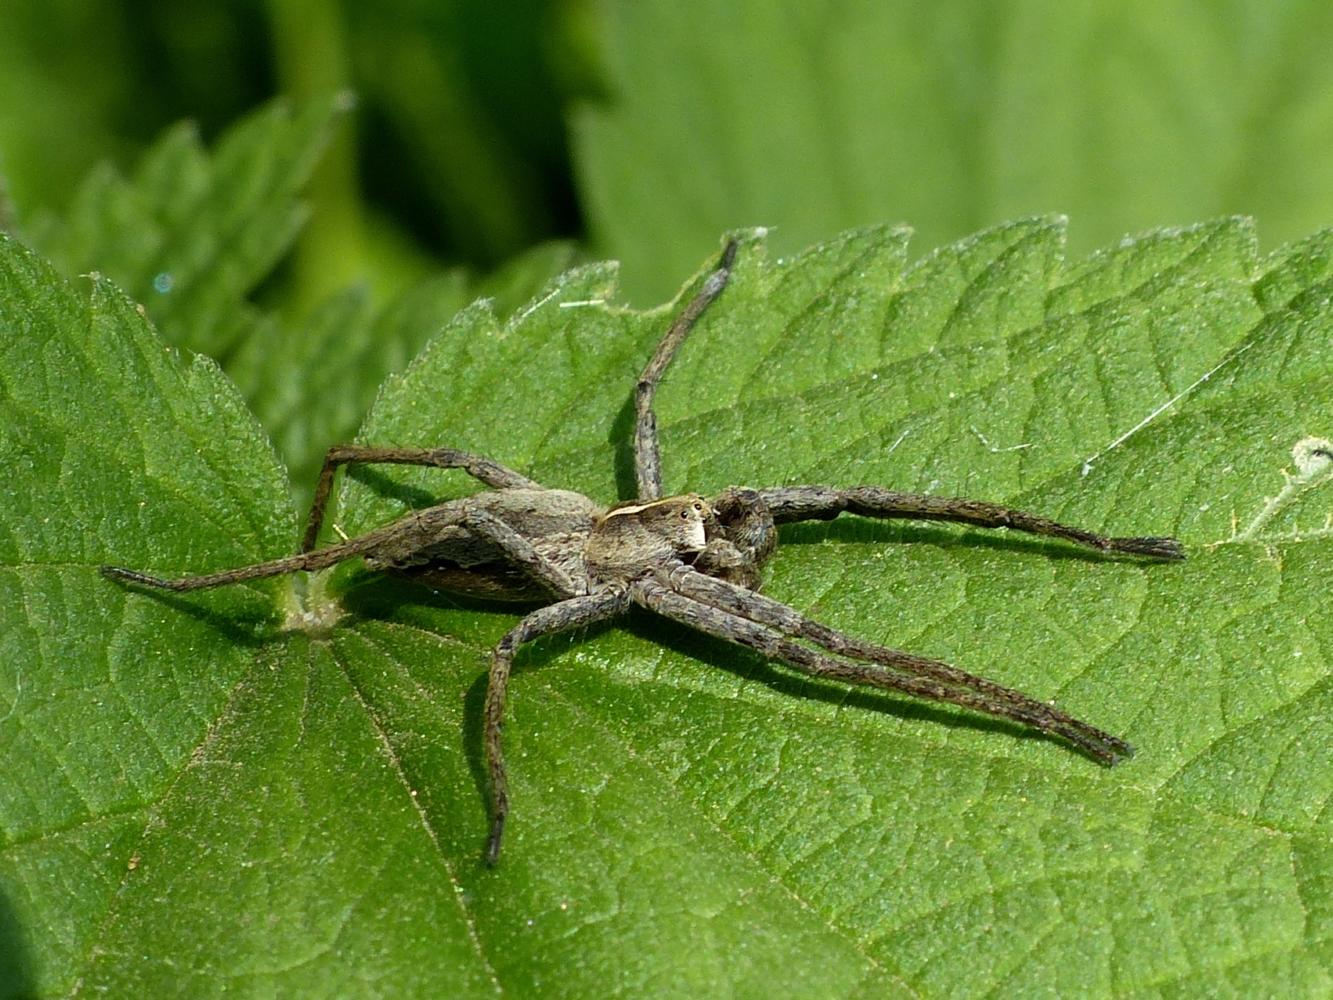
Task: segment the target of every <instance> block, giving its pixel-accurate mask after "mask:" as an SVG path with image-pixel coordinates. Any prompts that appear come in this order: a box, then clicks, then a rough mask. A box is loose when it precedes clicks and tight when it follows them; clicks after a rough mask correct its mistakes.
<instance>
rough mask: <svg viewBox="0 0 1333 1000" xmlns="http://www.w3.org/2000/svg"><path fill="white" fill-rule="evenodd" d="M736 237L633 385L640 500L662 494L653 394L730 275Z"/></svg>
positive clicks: (636, 472)
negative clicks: (673, 359) (691, 331)
mask: <svg viewBox="0 0 1333 1000" xmlns="http://www.w3.org/2000/svg"><path fill="white" fill-rule="evenodd" d="M737 246H738V244H737V241H736V240H734V239H733V240H729V241H728V242H727V245H726V247H725V248H724V249H723V251H722V258H721V260H720V261H719V262H718V265H717V269H716V270H715V271H713V273H712V274H710V275H709V276H708V278H707V279H706V280H705V281H704V284H703V287H702V288H700V289H699V292H698V294H697V295H695V296H694V298H692V299H691V300H690V301H689V303H688V304H687V305H686V306H685V308H684V309H682V310H681V313H680V315H679V316H677V317H676V319H675V321H674V322H673V323H672V324H671V327H670V328H669V329H668V330H667V332H666V334H665V335H664V336H663V337H662V339H661V340H660V341H659V342H658V344H657V350H656V351H654V352H653V357H652V360H651V361H649V362H648V365H647V367H645V368H644V370H643V372H642V374H640V375H639V381H638V382H637V383H636V384H635V387H634V415H635V423H634V474H635V478H636V479H637V480H638V485H639V499H640V500H657V499H660V498H661V496H662V462H661V456H660V454H659V452H658V448H657V416H656V414H654V413H653V398H654V397H655V396H656V395H657V384H658V383H659V382H661V381H662V375H663V374H664V373H665V372H666V370H667V366H668V365H670V364H671V359H672V358H674V357H675V356H676V351H677V350H678V349H679V348H680V345H681V344H682V343H683V342H684V341H685V338H686V337H687V336H688V335H689V332H690V330H691V328H693V326H694V324H695V323H696V322H698V320H699V317H700V316H702V315H703V312H704V310H705V309H707V308H708V307H709V305H711V304H712V302H713V300H714V299H716V298H717V297H718V296H719V295H721V294H722V289H724V288H726V287H727V282H728V280H730V278H731V266H732V264H733V263H734V262H735V260H736V247H737Z"/></svg>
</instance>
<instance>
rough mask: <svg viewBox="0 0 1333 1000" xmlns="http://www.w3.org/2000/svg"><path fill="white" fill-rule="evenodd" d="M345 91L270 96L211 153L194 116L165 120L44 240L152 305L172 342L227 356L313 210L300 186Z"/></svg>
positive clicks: (50, 225) (51, 226) (71, 262)
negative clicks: (142, 149)
mask: <svg viewBox="0 0 1333 1000" xmlns="http://www.w3.org/2000/svg"><path fill="white" fill-rule="evenodd" d="M348 106H349V105H348V102H347V99H346V97H344V96H340V97H336V98H332V99H329V100H325V101H320V102H312V103H311V104H309V105H308V106H307V107H305V108H303V109H302V110H301V111H299V112H296V113H293V112H292V111H291V110H290V109H289V108H288V107H287V105H286V104H285V103H284V102H282V101H277V102H274V103H272V104H270V105H268V106H267V107H265V108H263V109H261V110H259V111H257V112H255V113H254V114H252V115H250V116H249V117H248V118H246V119H244V120H242V121H241V122H240V123H239V124H237V125H235V126H233V127H232V128H231V129H230V130H229V131H228V132H227V134H226V135H225V136H223V138H222V139H221V140H220V141H219V142H218V144H217V148H216V150H215V151H214V152H213V153H212V154H211V155H210V154H209V153H207V152H205V150H204V149H203V147H202V145H201V144H200V140H199V135H198V133H197V132H196V130H195V128H194V126H192V125H191V124H189V123H188V122H187V123H182V124H181V125H178V126H176V127H175V128H173V129H171V130H169V131H168V132H167V133H166V134H165V135H164V136H163V137H162V138H161V139H159V140H158V141H157V143H156V144H155V145H154V146H153V147H152V148H151V149H150V150H149V151H148V153H147V154H146V155H145V156H144V158H143V160H142V162H141V163H140V165H139V168H138V170H137V171H136V173H135V176H134V178H133V179H131V180H127V179H125V178H123V177H121V176H119V175H118V174H117V173H116V172H115V170H114V169H113V168H112V167H111V166H110V165H109V164H108V165H104V166H102V167H101V168H99V169H97V170H95V171H94V172H93V173H92V174H91V175H90V176H89V177H88V179H87V180H86V181H84V183H83V185H82V186H81V187H80V189H79V191H78V192H77V194H76V195H75V198H74V204H73V207H72V208H71V210H70V213H69V218H68V219H66V220H64V221H63V222H60V223H56V222H54V221H51V220H47V221H46V222H45V223H44V224H43V225H41V226H40V227H38V228H39V232H38V242H39V244H40V245H41V246H42V247H43V248H44V249H45V250H46V252H47V253H48V254H49V255H50V256H51V257H52V258H53V259H55V260H56V261H57V262H58V263H59V264H60V265H61V266H62V268H63V269H64V270H65V272H66V273H67V274H79V273H85V272H88V271H94V270H96V271H100V272H102V273H105V274H107V275H108V276H109V277H111V279H112V280H114V281H116V282H117V283H118V284H119V285H120V286H121V287H122V288H124V289H125V290H126V292H128V293H129V294H130V295H131V296H132V297H133V298H134V299H136V300H137V301H139V302H142V303H144V304H145V306H146V308H147V309H148V312H149V314H150V315H151V316H152V317H153V320H154V322H155V323H156V324H157V325H158V327H159V328H160V329H161V330H162V332H163V335H164V336H165V337H166V338H167V340H168V341H170V342H171V343H173V344H176V345H178V346H181V347H187V348H189V349H191V350H194V351H200V352H203V353H206V354H210V355H213V356H221V355H222V354H224V353H225V352H226V351H227V350H228V349H230V348H231V347H233V346H234V345H235V344H236V342H237V341H238V340H239V339H240V338H241V337H242V336H243V335H244V334H246V333H248V332H249V330H250V328H251V326H252V325H253V324H254V323H255V322H256V317H255V315H254V311H253V309H252V307H250V306H249V305H248V304H247V303H246V296H247V295H249V293H250V292H251V291H253V290H254V288H255V287H256V286H257V285H258V284H259V283H260V282H261V281H262V280H263V279H264V278H265V277H267V276H268V274H269V272H270V271H271V270H272V268H273V266H274V265H275V264H276V263H277V262H278V260H279V259H281V257H282V256H283V255H284V254H285V253H286V252H287V250H288V249H289V248H290V246H291V244H292V241H293V239H295V236H296V233H297V231H298V229H299V228H300V226H301V223H302V222H303V221H304V218H305V210H304V208H303V207H302V205H301V204H300V202H299V201H298V200H297V194H298V192H299V191H300V189H301V188H302V186H303V185H304V184H305V181H306V179H307V178H308V177H309V175H310V172H311V170H312V169H313V168H314V165H315V163H316V161H317V160H318V158H319V154H320V153H321V152H322V151H323V149H324V146H325V144H326V142H327V140H328V134H329V131H330V128H331V125H332V123H333V121H334V119H335V117H336V116H337V115H339V114H341V113H344V112H345V111H346V110H347V108H348Z"/></svg>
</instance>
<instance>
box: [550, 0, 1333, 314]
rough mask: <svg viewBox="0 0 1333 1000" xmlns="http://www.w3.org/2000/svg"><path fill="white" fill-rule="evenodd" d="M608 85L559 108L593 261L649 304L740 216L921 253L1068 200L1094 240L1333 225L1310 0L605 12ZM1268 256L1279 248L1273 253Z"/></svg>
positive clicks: (809, 236)
mask: <svg viewBox="0 0 1333 1000" xmlns="http://www.w3.org/2000/svg"><path fill="white" fill-rule="evenodd" d="M588 23H589V24H590V26H592V29H593V30H595V31H596V32H597V34H598V41H599V42H600V49H601V55H602V59H603V62H604V67H605V68H604V72H603V76H604V78H605V83H604V88H603V89H604V94H603V96H602V97H601V98H600V99H599V100H598V101H596V102H590V103H588V104H586V105H584V106H583V107H581V108H580V109H578V111H577V113H576V114H575V117H574V120H573V126H574V150H575V155H576V158H577V163H578V167H579V170H578V174H579V180H580V187H581V191H582V193H583V197H584V201H585V203H586V204H587V206H588V209H589V213H590V216H591V226H590V228H591V231H592V233H593V234H594V235H595V237H596V238H597V240H598V249H599V251H600V252H602V253H605V254H607V255H609V256H612V257H615V258H617V259H620V260H623V261H624V265H625V284H626V289H627V292H628V293H629V294H630V295H631V297H632V298H633V299H634V300H635V301H647V302H651V301H656V300H657V297H660V296H662V295H665V294H667V293H668V292H669V290H670V289H671V288H672V287H673V285H674V283H675V280H676V276H677V275H678V274H680V273H682V272H683V271H684V270H685V269H687V268H689V267H691V266H693V265H694V263H695V261H697V260H698V259H699V257H700V256H702V255H703V254H704V253H706V252H707V250H708V248H709V247H711V246H712V244H713V241H714V238H715V234H716V233H717V232H718V231H719V230H720V229H722V228H724V227H726V226H734V225H736V224H737V222H738V221H743V222H746V223H748V224H762V225H768V226H773V227H775V239H776V241H777V244H776V245H777V246H779V247H780V248H781V249H782V250H783V251H784V252H791V251H795V250H797V249H798V248H800V247H803V246H805V245H807V244H809V243H812V242H814V241H815V240H819V239H823V238H825V237H826V235H827V234H828V233H830V232H834V231H836V230H838V229H841V228H845V227H849V226H859V225H865V224H867V223H872V222H877V221H879V220H882V219H905V220H910V221H912V222H913V223H914V224H916V225H918V226H920V233H921V240H922V243H923V244H924V245H926V246H934V245H936V244H937V243H942V242H944V241H946V240H952V239H957V238H958V237H960V236H962V235H963V234H965V233H968V232H972V231H974V230H976V229H979V228H981V227H983V226H990V225H994V224H996V223H998V222H1000V221H1001V220H1004V219H1010V218H1014V217H1015V216H1020V215H1026V214H1030V213H1035V212H1049V211H1053V210H1059V211H1063V212H1068V213H1069V215H1070V217H1071V218H1073V219H1074V220H1075V226H1074V227H1073V229H1072V238H1073V240H1074V241H1075V246H1076V247H1077V248H1078V249H1079V250H1086V249H1090V248H1092V247H1096V246H1098V245H1100V244H1103V243H1109V242H1111V241H1113V240H1115V239H1118V238H1119V237H1120V235H1121V234H1122V233H1125V232H1134V231H1137V230H1141V229H1145V228H1147V227H1149V226H1155V225H1161V224H1162V223H1163V222H1167V221H1170V222H1180V221H1185V220H1189V219H1199V218H1208V217H1211V216H1216V215H1222V214H1225V213H1232V212H1244V213H1247V214H1252V215H1254V216H1255V217H1257V218H1258V219H1260V220H1261V223H1262V229H1261V231H1262V233H1263V235H1264V237H1265V238H1266V239H1268V240H1272V241H1281V240H1288V239H1294V238H1296V237H1298V236H1300V235H1302V234H1304V233H1305V232H1307V231H1308V230H1309V227H1310V224H1311V223H1310V220H1312V219H1313V220H1324V221H1326V220H1329V219H1330V218H1333V187H1331V186H1330V185H1329V183H1328V178H1327V171H1326V168H1325V166H1324V165H1325V164H1326V163H1327V162H1328V161H1329V159H1330V158H1333V96H1331V95H1333V61H1330V60H1329V59H1328V58H1327V50H1328V39H1329V37H1330V31H1331V30H1333V7H1330V6H1329V5H1328V4H1326V3H1322V2H1321V0H1292V2H1288V3H1282V4H1272V3H1267V2H1264V0H1227V2H1224V3H1222V4H1220V5H1219V4H1198V3H1173V2H1166V3H1124V4H1089V3H1075V4H1050V3H1035V4H1034V3H1018V2H1001V3H987V4H921V3H913V2H910V0H893V2H883V3H869V4H865V3H862V4H854V3H819V4H810V3H800V2H790V0H789V2H780V3H753V2H749V3H739V4H734V3H733V4H695V5H691V6H690V8H689V15H688V16H681V5H680V4H679V3H676V2H672V0H642V2H639V3H630V4H607V5H599V6H598V7H596V14H595V16H594V17H590V18H589V19H588ZM1273 245H1276V242H1275V243H1274V244H1273Z"/></svg>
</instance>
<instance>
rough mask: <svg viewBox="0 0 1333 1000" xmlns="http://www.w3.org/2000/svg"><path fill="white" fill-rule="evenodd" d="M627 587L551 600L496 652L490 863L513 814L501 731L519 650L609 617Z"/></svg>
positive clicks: (623, 605)
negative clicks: (509, 816) (539, 639)
mask: <svg viewBox="0 0 1333 1000" xmlns="http://www.w3.org/2000/svg"><path fill="white" fill-rule="evenodd" d="M629 603H630V602H629V597H628V595H627V594H626V593H625V592H624V591H623V590H605V591H602V592H600V593H597V594H590V595H587V596H585V597H571V598H570V599H569V600H567V601H561V602H559V603H558V604H548V605H547V606H546V607H544V608H539V609H538V610H536V611H534V612H532V613H531V614H530V615H528V616H527V617H526V618H524V619H523V620H522V621H521V622H519V623H518V624H517V625H515V626H514V627H513V628H512V629H510V630H509V631H508V632H507V633H505V637H504V638H503V639H501V640H500V642H499V643H498V644H497V645H496V647H495V650H494V651H493V652H492V653H491V672H490V677H489V679H488V682H487V686H486V729H485V741H486V763H487V768H488V770H489V772H490V781H491V787H490V793H491V795H490V798H491V834H490V838H489V839H488V840H487V842H486V863H487V864H491V865H493V864H495V862H496V861H497V860H498V859H499V857H500V838H501V837H503V836H504V826H505V817H506V816H508V815H509V777H508V774H507V772H506V771H505V762H504V748H503V747H502V745H501V739H500V737H501V731H502V729H503V727H504V711H505V696H506V694H507V693H508V690H509V672H510V668H511V667H512V666H513V663H514V654H515V652H517V650H518V647H519V646H521V645H522V644H523V643H525V642H528V641H530V640H532V639H536V638H537V637H538V636H543V635H550V634H552V633H555V632H565V631H568V630H569V629H572V628H579V627H581V626H587V625H592V624H595V623H596V622H600V621H605V620H606V619H608V618H613V617H615V616H616V615H619V614H623V613H624V612H625V611H626V610H627V609H628V608H629Z"/></svg>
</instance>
